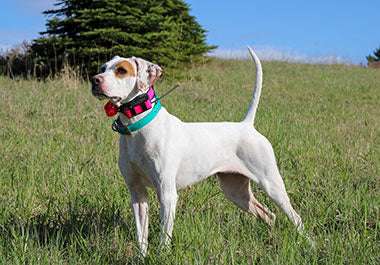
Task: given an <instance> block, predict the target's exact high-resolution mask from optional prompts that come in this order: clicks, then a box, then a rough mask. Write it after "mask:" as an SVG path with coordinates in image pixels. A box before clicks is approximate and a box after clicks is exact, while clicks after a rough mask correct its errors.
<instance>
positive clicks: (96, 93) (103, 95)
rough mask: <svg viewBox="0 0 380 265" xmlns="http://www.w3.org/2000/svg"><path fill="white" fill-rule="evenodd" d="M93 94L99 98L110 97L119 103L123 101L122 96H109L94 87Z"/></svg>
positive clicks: (115, 102)
mask: <svg viewBox="0 0 380 265" xmlns="http://www.w3.org/2000/svg"><path fill="white" fill-rule="evenodd" d="M91 92H92V95H93V96H94V97H96V98H97V99H99V100H103V99H109V100H111V101H112V102H113V103H114V104H118V103H120V102H121V100H122V98H121V97H116V96H115V97H109V96H107V95H106V94H105V93H104V92H103V91H97V90H94V89H92V91H91Z"/></svg>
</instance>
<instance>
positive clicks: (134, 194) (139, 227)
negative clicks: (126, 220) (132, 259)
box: [128, 185, 149, 257]
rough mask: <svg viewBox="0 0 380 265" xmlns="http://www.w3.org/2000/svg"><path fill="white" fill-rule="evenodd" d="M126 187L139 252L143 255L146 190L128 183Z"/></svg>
mask: <svg viewBox="0 0 380 265" xmlns="http://www.w3.org/2000/svg"><path fill="white" fill-rule="evenodd" d="M128 189H129V193H130V195H131V203H132V211H133V216H134V218H135V223H136V235H137V242H138V245H139V249H140V254H141V255H142V256H143V257H145V256H146V252H147V248H148V222H149V218H148V192H147V190H146V188H145V187H144V186H142V185H129V186H128Z"/></svg>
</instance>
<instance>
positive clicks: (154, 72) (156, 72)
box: [132, 57, 162, 92]
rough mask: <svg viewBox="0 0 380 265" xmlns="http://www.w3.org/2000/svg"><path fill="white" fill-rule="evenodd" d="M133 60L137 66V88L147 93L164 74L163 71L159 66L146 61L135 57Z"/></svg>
mask: <svg viewBox="0 0 380 265" xmlns="http://www.w3.org/2000/svg"><path fill="white" fill-rule="evenodd" d="M132 59H133V61H134V62H135V64H136V72H137V74H136V77H137V81H136V84H137V88H138V89H139V90H140V91H142V92H145V91H146V90H148V89H149V88H150V87H151V86H153V85H154V83H156V81H157V80H158V78H159V77H160V76H161V74H162V69H161V67H159V66H158V65H157V64H154V63H151V62H148V61H146V60H144V59H141V58H136V57H133V58H132Z"/></svg>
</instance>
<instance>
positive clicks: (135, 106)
mask: <svg viewBox="0 0 380 265" xmlns="http://www.w3.org/2000/svg"><path fill="white" fill-rule="evenodd" d="M152 99H155V92H154V89H153V87H150V88H149V90H148V92H146V93H144V94H141V95H139V96H137V97H135V98H134V99H132V100H131V101H128V102H126V103H124V104H123V105H121V106H120V107H117V106H116V105H115V104H113V103H112V102H111V101H109V102H108V103H107V104H106V105H105V106H104V110H105V111H106V113H107V116H109V117H112V116H114V115H116V114H117V112H122V113H124V114H125V115H126V116H127V117H128V118H132V117H134V116H136V115H138V114H141V113H143V112H144V111H147V110H149V109H151V108H152ZM153 102H154V100H153Z"/></svg>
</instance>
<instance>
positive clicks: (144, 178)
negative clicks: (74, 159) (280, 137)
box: [91, 46, 303, 256]
mask: <svg viewBox="0 0 380 265" xmlns="http://www.w3.org/2000/svg"><path fill="white" fill-rule="evenodd" d="M248 50H249V53H250V55H251V56H252V59H253V61H254V63H255V66H256V81H255V89H254V93H253V96H252V99H251V101H250V104H249V107H248V111H247V113H246V115H245V117H244V119H243V121H241V122H215V123H212V122H202V123H185V122H182V121H181V120H180V119H178V118H177V117H175V116H173V115H171V114H169V113H168V112H167V111H166V109H165V108H164V107H161V105H160V102H159V99H158V97H157V96H156V95H155V94H154V91H153V92H152V90H153V85H154V84H155V83H156V81H157V80H158V79H159V77H160V76H161V74H162V69H161V68H160V67H159V66H158V65H156V64H154V63H151V62H148V61H146V60H143V59H141V58H136V57H132V58H122V57H119V56H116V57H114V58H112V59H111V60H110V61H108V62H107V63H105V64H104V65H102V66H101V73H99V74H97V75H95V76H94V77H92V79H91V82H92V88H91V89H92V94H93V95H94V96H95V97H97V98H99V99H105V98H107V99H109V102H108V103H107V105H109V106H108V111H109V110H110V109H111V112H112V113H111V115H109V116H112V115H114V114H115V113H117V112H119V113H120V114H119V118H118V119H117V120H116V121H115V122H114V124H113V129H114V130H116V131H118V132H119V133H120V134H121V136H120V140H119V148H120V151H119V160H118V164H119V168H120V171H121V173H122V175H123V177H124V179H125V182H126V184H127V187H128V190H129V193H130V197H131V204H132V210H133V215H134V219H135V223H136V234H137V242H138V246H139V250H140V253H141V255H142V256H145V255H146V254H147V247H148V192H147V187H150V188H152V189H153V190H155V191H156V193H157V195H158V199H159V202H160V207H161V233H160V240H161V244H162V245H164V246H168V245H169V243H170V240H171V235H172V231H173V225H174V216H175V209H176V203H177V199H178V195H177V191H178V190H181V189H184V188H186V187H188V186H192V185H194V184H196V183H197V182H200V181H202V180H204V179H206V178H207V177H209V176H212V175H214V174H216V175H217V176H218V178H219V181H220V185H221V188H222V191H223V193H224V194H225V196H226V197H227V198H228V199H229V200H231V201H232V202H233V203H235V204H236V205H237V206H239V207H240V208H242V209H243V210H244V211H247V212H249V213H251V214H253V215H254V216H256V217H260V218H261V219H263V221H265V222H266V223H267V224H268V225H273V223H274V221H275V219H276V216H275V214H273V213H272V212H271V211H269V210H268V209H267V208H266V207H264V206H263V205H262V204H260V203H259V202H258V201H257V200H256V199H255V197H254V196H253V194H252V192H251V186H250V181H251V180H252V181H253V182H254V183H256V184H257V185H259V186H260V187H261V188H262V189H263V190H264V191H265V193H266V194H267V195H268V196H269V197H270V198H271V199H272V200H273V202H274V203H275V204H276V205H277V206H278V207H279V208H280V209H281V210H282V211H283V212H284V213H285V214H286V215H287V217H288V218H289V219H290V220H291V221H292V223H293V224H294V226H295V227H296V228H297V229H298V231H299V232H300V233H302V231H303V223H302V221H301V218H300V216H299V215H298V214H297V213H296V212H295V210H294V209H293V207H292V205H291V204H290V201H289V198H288V195H287V193H286V190H285V185H284V182H283V180H282V178H281V176H280V173H279V170H278V167H277V164H276V159H275V155H274V152H273V148H272V146H271V144H270V142H269V141H268V140H267V139H266V138H265V137H264V136H263V135H261V134H260V133H259V132H257V131H256V129H255V128H254V119H255V115H256V110H257V106H258V103H259V99H260V94H261V88H262V67H261V63H260V60H259V58H258V57H257V55H256V54H255V53H254V51H253V50H252V49H251V47H249V46H248ZM107 105H106V106H107ZM106 111H107V109H106ZM107 114H109V113H108V112H107ZM136 124H137V125H136Z"/></svg>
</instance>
